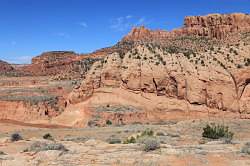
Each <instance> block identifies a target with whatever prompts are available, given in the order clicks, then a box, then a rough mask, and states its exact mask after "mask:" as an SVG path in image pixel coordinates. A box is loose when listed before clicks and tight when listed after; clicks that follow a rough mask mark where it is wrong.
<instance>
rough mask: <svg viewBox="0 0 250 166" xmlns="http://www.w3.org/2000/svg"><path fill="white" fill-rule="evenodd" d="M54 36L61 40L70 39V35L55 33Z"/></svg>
mask: <svg viewBox="0 0 250 166" xmlns="http://www.w3.org/2000/svg"><path fill="white" fill-rule="evenodd" d="M55 36H58V37H62V38H70V35H69V34H67V33H64V32H58V33H55Z"/></svg>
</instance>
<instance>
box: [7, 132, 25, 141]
mask: <svg viewBox="0 0 250 166" xmlns="http://www.w3.org/2000/svg"><path fill="white" fill-rule="evenodd" d="M22 139H23V138H22V136H21V135H20V134H19V133H13V134H12V135H11V138H10V140H11V141H12V142H15V141H19V140H22Z"/></svg>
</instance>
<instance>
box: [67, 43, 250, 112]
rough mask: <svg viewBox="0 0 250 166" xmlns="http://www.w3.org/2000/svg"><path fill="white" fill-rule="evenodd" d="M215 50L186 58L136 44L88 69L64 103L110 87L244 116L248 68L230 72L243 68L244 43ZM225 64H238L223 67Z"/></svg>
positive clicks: (245, 52) (87, 96)
mask: <svg viewBox="0 0 250 166" xmlns="http://www.w3.org/2000/svg"><path fill="white" fill-rule="evenodd" d="M220 47H221V48H220V50H223V52H220V51H218V50H213V51H206V52H194V53H191V54H190V55H187V54H186V53H172V52H168V51H167V50H165V49H164V47H160V46H155V45H148V44H141V45H138V46H135V47H134V48H133V49H132V50H130V51H129V52H127V53H126V54H125V55H124V56H120V55H119V54H118V53H113V54H110V55H108V56H106V57H105V58H104V60H103V61H98V62H96V63H95V64H94V65H93V66H92V68H91V70H90V71H89V72H88V74H87V77H86V79H85V80H84V81H83V82H82V84H81V85H80V86H79V87H77V89H75V90H74V91H73V92H72V93H71V95H70V97H69V101H71V103H74V104H75V103H79V102H83V101H86V100H88V99H89V98H91V97H92V96H93V95H94V94H95V91H96V90H98V89H99V88H104V87H112V88H122V89H126V90H127V91H132V92H135V93H138V94H141V95H142V94H150V93H151V94H155V96H165V97H166V98H170V99H171V98H175V99H178V100H184V101H185V102H188V103H189V104H191V105H204V106H206V107H208V108H210V109H215V110H219V111H230V112H235V113H243V112H244V113H246V114H248V113H249V111H250V107H249V106H248V104H247V103H248V101H249V99H248V98H249V87H248V85H249V83H250V81H249V80H250V79H249V68H248V67H247V66H242V68H243V69H241V70H240V71H241V72H236V73H235V71H238V70H239V69H238V65H239V64H244V62H245V59H246V57H247V56H248V53H249V48H250V47H249V45H247V44H245V45H241V46H240V47H239V48H235V47H233V48H229V47H227V46H220ZM215 49H218V48H215ZM232 49H237V50H241V51H242V52H241V54H239V55H234V54H235V53H233V52H232V51H231V53H230V50H232ZM217 51H218V52H217ZM227 57H230V60H227V59H226V58H227ZM231 61H234V62H235V63H236V62H237V63H238V64H229V62H231ZM111 93H112V91H111ZM76 94H77V95H76ZM78 94H79V95H78ZM149 100H150V99H149ZM73 101H74V102H73ZM148 104H150V102H149V103H148ZM167 109H168V108H167ZM177 109H180V110H183V111H185V110H186V107H182V106H181V107H179V108H178V106H177Z"/></svg>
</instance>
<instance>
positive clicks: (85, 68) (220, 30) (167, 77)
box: [0, 13, 250, 127]
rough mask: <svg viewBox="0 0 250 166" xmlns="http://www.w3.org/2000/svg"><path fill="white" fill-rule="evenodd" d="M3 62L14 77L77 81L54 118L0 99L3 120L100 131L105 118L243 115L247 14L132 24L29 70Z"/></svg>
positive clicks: (247, 87) (248, 63) (247, 102)
mask: <svg viewBox="0 0 250 166" xmlns="http://www.w3.org/2000/svg"><path fill="white" fill-rule="evenodd" d="M0 63H3V62H0ZM3 64H4V65H0V71H5V73H6V71H7V72H8V71H10V70H15V71H16V72H17V73H18V74H17V77H23V76H22V74H23V75H24V74H25V75H28V76H29V77H32V78H36V77H40V76H46V77H48V78H50V80H51V81H53V80H54V81H55V80H59V81H62V80H80V82H81V83H80V84H76V85H75V86H74V89H73V90H72V91H71V92H65V94H64V95H63V97H62V98H61V100H58V101H57V102H58V103H56V104H57V108H59V107H60V109H61V111H60V113H58V112H56V111H55V109H53V108H52V106H47V105H43V103H38V105H40V106H39V109H38V111H34V109H33V108H32V109H31V108H30V107H33V106H29V107H26V106H25V104H23V103H22V104H21V105H22V106H21V107H22V109H20V110H19V111H20V112H16V111H13V109H14V108H10V107H11V106H10V105H12V107H13V104H9V103H8V104H6V103H7V102H10V103H13V102H14V103H15V101H13V100H12V101H0V108H1V107H2V108H3V107H4V108H5V110H8V111H5V112H4V111H2V112H3V113H2V114H4V116H1V115H0V117H1V118H2V119H14V120H20V118H18V116H22V118H21V119H23V121H28V122H31V123H52V124H59V125H68V126H75V127H83V126H87V125H98V126H102V125H105V122H106V120H111V121H112V122H113V123H117V124H119V123H123V124H126V123H135V122H141V123H146V122H160V121H163V120H166V119H186V118H203V117H210V116H216V117H221V118H243V119H249V118H250V15H248V14H243V13H233V14H210V15H207V16H189V17H186V18H185V20H184V26H183V27H181V28H179V29H175V30H172V31H165V30H150V29H147V28H145V27H135V28H133V29H132V30H131V32H130V33H129V34H128V35H126V36H125V37H124V38H123V39H122V40H121V41H120V42H118V43H117V44H116V45H114V46H112V47H108V48H103V49H100V50H97V51H95V52H93V53H90V54H77V53H74V52H71V51H55V52H46V53H43V54H42V55H40V56H37V57H35V58H33V59H32V64H30V65H24V66H14V67H12V66H11V65H8V64H7V63H3ZM21 102H22V101H21ZM47 104H48V103H47ZM16 105H20V101H18V104H16ZM17 107H18V106H16V107H15V108H17ZM48 107H49V108H48ZM25 109H26V110H25ZM48 110H50V111H48ZM23 112H25V114H23ZM48 112H49V113H48ZM27 116H28V117H27ZM39 117H42V118H39Z"/></svg>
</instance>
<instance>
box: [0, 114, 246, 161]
mask: <svg viewBox="0 0 250 166" xmlns="http://www.w3.org/2000/svg"><path fill="white" fill-rule="evenodd" d="M215 121H216V122H217V123H223V122H222V121H221V120H218V119H212V120H211V119H210V120H208V119H201V120H185V121H166V122H164V123H161V124H148V125H147V124H145V125H143V124H133V125H123V126H109V127H93V128H80V129H75V128H60V127H56V128H54V127H55V126H29V125H27V124H21V123H15V122H9V121H2V122H1V123H0V129H1V130H0V152H1V153H0V165H1V166H5V165H6V166H7V165H8V166H14V165H15V166H19V165H20V166H45V165H53V166H55V165H60V166H74V165H142V166H144V165H146V166H147V165H150V166H151V165H152V166H158V165H162V166H203V165H206V166H236V165H237V166H241V165H243V166H249V165H250V155H249V154H246V153H242V152H241V149H242V147H243V146H244V144H245V143H246V142H250V121H249V120H225V121H224V124H225V125H228V126H229V128H230V131H232V132H234V139H233V141H232V143H231V144H226V143H224V141H223V140H208V139H204V138H202V136H201V135H202V128H203V127H204V126H205V125H206V124H207V123H208V122H209V123H212V122H215ZM146 129H151V130H152V131H154V133H155V135H156V138H157V139H158V140H159V141H160V143H161V144H160V149H157V150H154V151H149V152H146V151H144V150H143V148H142V145H141V144H139V143H133V144H123V143H116V144H111V143H110V142H111V140H117V139H118V140H121V141H123V140H125V139H126V138H127V137H129V136H131V135H136V134H137V133H140V132H142V131H144V130H146ZM16 132H17V133H19V134H20V135H21V136H22V137H23V140H20V141H15V142H12V141H10V136H11V134H13V133H16ZM46 133H50V135H52V137H53V139H54V140H52V141H51V140H45V139H43V135H45V134H46ZM37 141H38V142H46V143H51V144H53V143H61V144H63V145H64V146H65V148H66V149H68V150H67V151H62V150H44V151H39V152H37V151H36V152H32V151H26V152H25V151H24V150H25V149H27V148H29V147H30V146H31V144H32V143H34V142H37Z"/></svg>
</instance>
